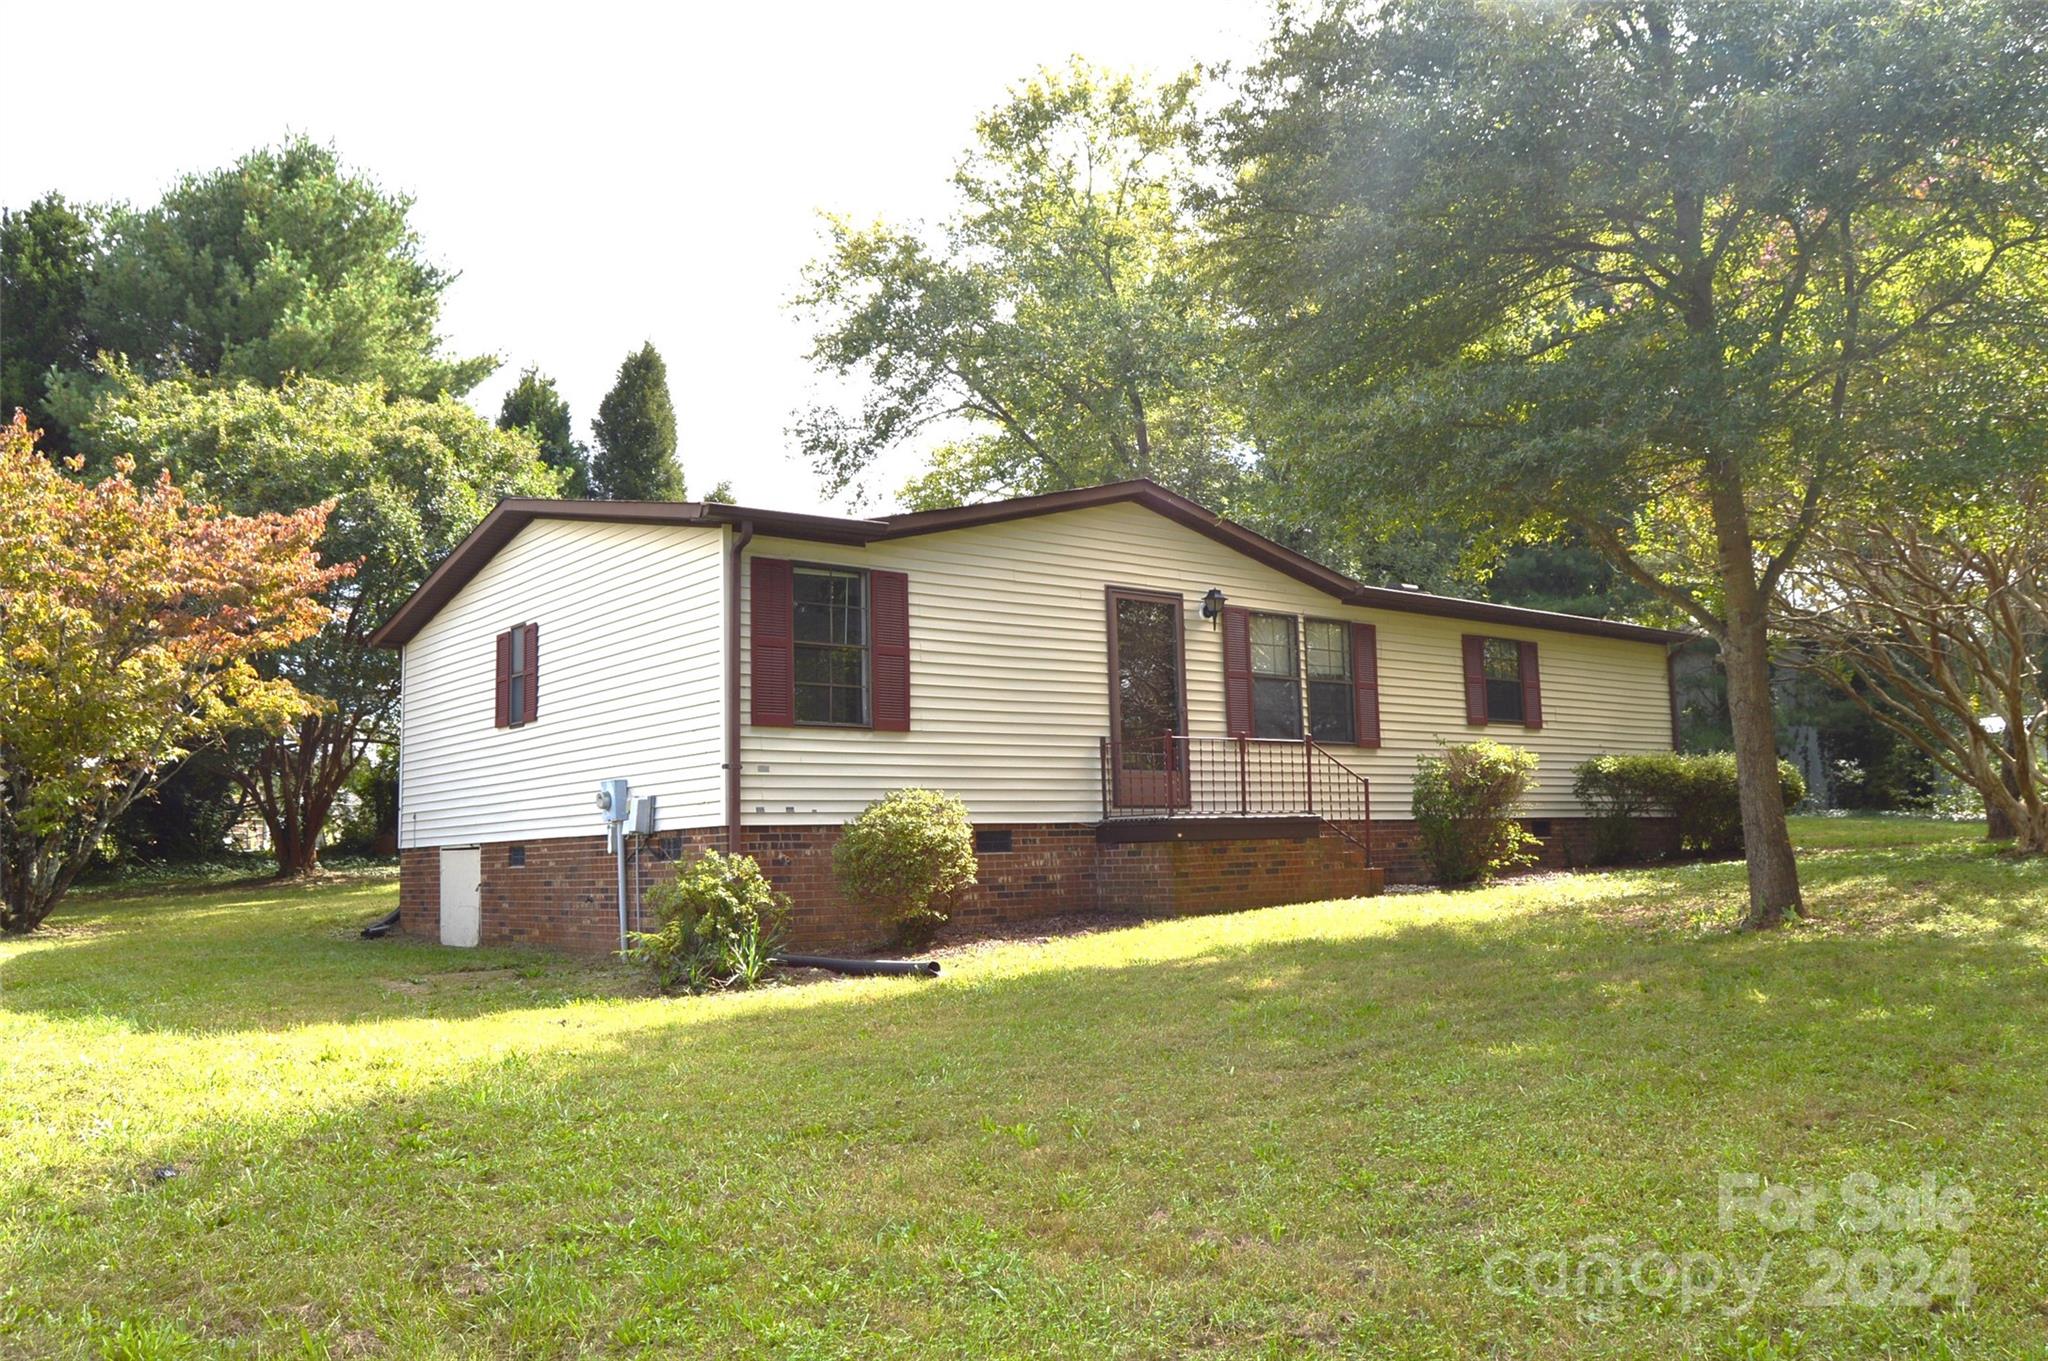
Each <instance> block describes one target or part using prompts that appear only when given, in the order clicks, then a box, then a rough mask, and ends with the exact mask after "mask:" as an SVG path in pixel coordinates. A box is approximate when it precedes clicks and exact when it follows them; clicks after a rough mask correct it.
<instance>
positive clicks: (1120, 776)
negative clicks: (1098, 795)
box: [1102, 586, 1188, 808]
mask: <svg viewBox="0 0 2048 1361" xmlns="http://www.w3.org/2000/svg"><path fill="white" fill-rule="evenodd" d="M1119 600H1138V601H1146V602H1150V603H1152V604H1156V605H1171V606H1172V607H1173V666H1174V682H1175V690H1176V693H1175V696H1174V699H1175V707H1176V709H1177V710H1178V712H1177V715H1176V717H1177V719H1178V723H1177V729H1178V735H1180V736H1186V735H1187V730H1188V646H1187V603H1186V601H1185V600H1183V599H1182V597H1181V595H1180V593H1179V592H1177V591H1155V590H1148V589H1146V588H1144V587H1142V586H1105V587H1103V588H1102V608H1103V620H1104V627H1105V629H1106V631H1107V633H1108V635H1109V637H1108V641H1109V675H1108V677H1107V679H1108V683H1109V773H1110V780H1109V788H1110V799H1111V801H1112V802H1113V803H1114V804H1116V805H1117V806H1119V807H1123V806H1126V805H1131V804H1134V805H1136V806H1138V807H1155V808H1174V807H1181V806H1184V805H1185V804H1186V803H1187V801H1188V781H1187V764H1186V752H1185V751H1183V752H1180V753H1179V754H1178V756H1177V759H1175V760H1173V761H1171V762H1169V767H1168V769H1167V770H1165V771H1164V772H1162V774H1163V775H1164V776H1165V778H1164V779H1163V780H1161V781H1159V787H1158V788H1156V789H1148V790H1146V791H1145V792H1146V793H1147V794H1148V795H1156V797H1145V798H1132V797H1130V795H1131V794H1132V793H1134V792H1135V791H1133V790H1132V788H1131V785H1130V783H1129V782H1130V780H1131V778H1132V777H1133V776H1139V777H1143V776H1145V775H1147V774H1149V773H1150V772H1146V771H1127V770H1125V769H1124V763H1123V743H1124V723H1123V688H1122V686H1120V685H1119V684H1118V680H1119V679H1120V677H1121V676H1122V672H1123V665H1122V658H1120V657H1119V656H1118V650H1117V644H1116V633H1117V629H1116V623H1117V620H1116V605H1117V602H1118V601H1119Z"/></svg>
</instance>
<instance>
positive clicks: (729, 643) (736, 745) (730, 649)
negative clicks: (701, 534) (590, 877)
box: [725, 520, 754, 855]
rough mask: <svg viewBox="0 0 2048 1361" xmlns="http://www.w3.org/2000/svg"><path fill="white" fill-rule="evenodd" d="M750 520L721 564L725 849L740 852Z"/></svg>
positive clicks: (751, 525) (752, 527)
mask: <svg viewBox="0 0 2048 1361" xmlns="http://www.w3.org/2000/svg"><path fill="white" fill-rule="evenodd" d="M753 541H754V522H753V521H752V520H742V521H740V532H739V535H738V537H737V538H735V539H734V540H733V542H732V555H731V556H730V557H729V558H727V559H726V564H725V853H726V854H727V855H738V854H739V853H740V555H741V554H742V553H745V552H746V551H747V545H748V544H750V543H752V542H753Z"/></svg>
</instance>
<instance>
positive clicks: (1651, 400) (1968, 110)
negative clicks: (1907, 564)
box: [1219, 0, 2048, 927]
mask: <svg viewBox="0 0 2048 1361" xmlns="http://www.w3.org/2000/svg"><path fill="white" fill-rule="evenodd" d="M2040 14H2041V12H2040V10H2039V9H2038V7H2037V6H2033V5H2030V4H2025V3H2022V2H2021V0H2009V2H2008V0H1962V3H1953V4H1951V3H1942V4H1936V3H1929V2H1927V0H1876V2H1873V0H1810V2H1809V3H1804V4H1800V5H1795V6H1785V5H1782V4H1776V3H1768V2H1767V0H1671V2H1670V3H1654V2H1652V3H1645V2H1644V0H1591V2H1589V3H1584V4H1578V5H1570V6H1562V5H1525V4H1517V3H1509V2H1508V0H1394V2H1393V3H1390V4H1386V5H1384V6H1367V5H1352V4H1344V3H1338V4H1336V5H1333V6H1330V7H1327V8H1323V9H1320V10H1316V11H1313V12H1309V13H1306V14H1300V15H1298V16H1295V17H1290V18H1287V19H1285V20H1283V26H1282V28H1281V30H1280V32H1279V34H1278V36H1277V39H1276V41H1275V43H1274V46H1273V49H1272V51H1271V53H1270V55H1269V58H1268V59H1267V60H1266V61H1265V62H1264V63H1263V65H1261V66H1260V67H1258V68H1257V69H1256V70H1254V71H1253V72H1251V73H1250V74H1249V76H1248V78H1247V79H1246V81H1245V83H1244V86H1243V89H1242V93H1241V98H1240V100H1239V102H1238V103H1237V105H1236V106H1235V108H1234V109H1233V110H1232V112H1231V113H1230V115H1229V116H1228V117H1227V118H1226V120H1225V122H1224V125H1223V128H1222V130H1221V133H1220V135H1221V138H1222V143H1223V150H1224V154H1225V156H1226V157H1227V160H1228V163H1229V165H1230V167H1231V169H1232V170H1233V171H1234V175H1235V186H1234V189H1233V192H1232V193H1231V194H1230V195H1229V197H1228V199H1227V201H1226V203H1225V204H1224V205H1223V207H1222V209H1221V211H1220V214H1219V229H1220V230H1221V232H1222V233H1223V235H1224V238H1225V241H1226V244H1227V248H1228V253H1229V257H1230V264H1231V271H1232V277H1233V280H1234V285H1235V288H1236V291H1237V293H1238V296H1239V297H1240V298H1241V300H1242V302H1243V304H1244V306H1245V307H1246V309H1247V311H1248V313H1249V314H1250V315H1251V316H1252V317H1253V318H1255V320H1256V322H1257V324H1258V326H1259V328H1260V331H1261V334H1262V336H1263V337H1264V340H1265V343H1266V345H1267V347H1268V348H1267V350H1266V355H1267V357H1268V360H1269V361H1270V363H1271V365H1272V368H1273V371H1274V372H1275V373H1276V374H1277V376H1278V377H1277V382H1276V392H1277V393H1278V394H1280V396H1279V397H1278V399H1277V400H1281V401H1284V402H1286V403H1287V404H1288V405H1289V407H1290V411H1291V413H1292V414H1291V417H1290V420H1289V421H1288V422H1287V426H1286V428H1287V429H1288V430H1289V431H1290V434H1291V436H1292V437H1293V440H1294V442H1293V444H1292V446H1291V448H1290V449H1289V451H1288V455H1289V457H1290V459H1291V460H1292V462H1291V471H1292V472H1293V473H1295V474H1298V478H1299V485H1300V487H1301V490H1302V492H1303V494H1305V495H1313V496H1317V497H1318V498H1320V499H1321V500H1322V501H1323V502H1324V504H1326V505H1329V506H1331V507H1333V508H1335V509H1338V510H1341V508H1343V507H1346V506H1355V505H1358V504H1361V503H1370V504H1373V505H1375V506H1382V507H1385V506H1395V507H1399V508H1401V509H1402V510H1403V511H1404V512H1407V513H1413V514H1417V515H1426V516H1429V517H1432V518H1433V519H1435V520H1437V521H1438V522H1450V523H1457V524H1461V525H1463V526H1466V527H1468V528H1470V529H1471V530H1472V531H1473V532H1475V533H1480V534H1487V535H1495V536H1501V537H1513V536H1517V535H1526V534H1529V533H1532V532H1546V531H1550V530H1555V529H1557V528H1559V527H1569V528H1570V529H1571V530H1573V531H1575V532H1576V533H1577V534H1578V535H1580V536H1581V537H1582V538H1583V540H1584V541H1585V542H1586V543H1588V544H1590V545H1591V546H1593V547H1595V548H1596V549H1598V550H1599V551H1601V552H1602V553H1603V554H1605V555H1606V556H1607V557H1608V558H1609V560H1611V561H1612V562H1613V563H1615V564H1616V565H1617V566H1618V567H1619V568H1621V569H1622V570H1623V571H1624V572H1626V573H1627V574H1628V575H1629V577H1630V578H1631V579H1633V580H1634V581H1636V582H1637V583H1638V584H1639V585H1641V586H1642V587H1643V588H1644V589H1645V590H1646V591H1649V592H1651V593H1652V594H1653V595H1654V596H1655V597H1656V598H1657V599H1658V600H1660V601H1662V602H1664V604H1665V605H1666V606H1667V607H1668V608H1669V609H1670V610H1671V611H1673V612H1674V613H1675V614H1678V615H1680V616H1682V617H1684V618H1686V619H1689V620H1691V621H1692V622H1693V623H1695V624H1696V625H1698V626H1699V627H1700V628H1701V629H1702V630H1704V631H1705V632H1707V633H1709V634H1711V635H1712V636H1713V638H1714V639H1715V640H1716V641H1717V642H1718V644H1719V649H1720V656H1721V661H1722V665H1723V667H1724V668H1725V671H1726V675H1727V682H1728V701H1729V711H1730V717H1731V719H1732V723H1733V729H1734V743H1735V749H1736V756H1737V759H1738V762H1739V765H1740V768H1741V770H1742V782H1741V783H1742V812H1743V831H1744V838H1745V845H1746V847H1747V854H1748V861H1749V866H1748V867H1749V888H1750V902H1749V908H1748V912H1747V914H1746V917H1745V924H1746V925H1749V926H1752V927H1764V926H1770V925H1773V924H1776V923H1777V922H1779V921H1781V920H1783V919H1784V918H1785V916H1786V915H1787V914H1791V913H1796V912H1798V911H1799V910H1800V894H1799V885H1798V877H1797V871H1796V867H1795V865H1794V862H1793V858H1792V850H1791V846H1790V842H1789V838H1788V836H1787V833H1786V828H1785V823H1784V816H1783V814H1784V809H1783V806H1782V800H1781V796H1780V794H1779V788H1778V782H1777V780H1776V779H1775V778H1774V771H1775V755H1776V753H1775V750H1774V733H1773V716H1772V696H1771V690H1770V672H1769V654H1768V635H1767V625H1766V617H1767V613H1768V609H1769V603H1770V601H1771V599H1772V598H1773V596H1774V595H1775V594H1776V593H1777V591H1778V588H1779V586H1780V583H1781V580H1782V578H1783V576H1784V574H1785V573H1786V572H1787V571H1788V570H1789V569H1790V568H1791V567H1792V566H1793V565H1794V564H1795V563H1796V562H1797V561H1798V559H1799V557H1800V555H1801V552H1802V550H1803V549H1804V548H1805V546H1806V543H1807V540H1808V537H1809V535H1810V534H1812V532H1813V531H1814V528H1815V526H1816V524H1817V523H1819V521H1820V520H1821V518H1822V517H1823V516H1824V514H1825V513H1826V511H1827V508H1828V506H1829V503H1830V498H1831V496H1832V495H1833V494H1834V493H1835V491H1836V490H1837V489H1839V488H1841V487H1843V486H1844V485H1849V484H1853V483H1854V482H1855V481H1856V479H1858V478H1859V477H1861V476H1862V475H1863V472H1864V470H1865V469H1866V468H1867V467H1868V466H1869V465H1870V464H1871V463H1872V461H1874V460H1882V459H1890V458H1898V457H1907V458H1910V457H1916V456H1924V457H1937V456H1939V451H1938V450H1926V451H1924V452H1922V451H1915V450H1913V449H1911V448H1910V447H1909V446H1907V445H1906V444H1905V443H1903V442H1902V441H1901V439H1900V438H1899V436H1900V429H1899V421H1900V419H1901V413H1902V411H1904V410H1905V409H1908V408H1910V407H1912V406H1915V405H1918V404H1922V403H1927V402H1948V401H1954V402H1966V401H1969V400H1971V399H1972V394H1973V392H1974V389H1973V388H1972V387H1971V386H1970V385H1969V384H1967V383H1964V384H1958V385H1956V386H1955V387H1954V388H1953V390H1951V391H1941V390H1938V389H1937V387H1936V386H1935V378H1934V375H1937V374H1938V373H1940V372H1941V371H1942V370H1940V368H1939V367H1938V366H1933V365H1930V363H1929V357H1930V356H1931V355H1933V354H1937V353H1943V352H1953V351H1954V350H1955V349H1956V347H1957V346H1959V345H1965V344H1967V343H1969V342H1970V340H1971V338H1973V337H1980V336H1983V335H1986V334H1990V333H1999V334H2002V335H2004V336H2005V337H2007V338H2008V339H2015V340H2017V339H2018V338H2019V337H2023V336H2025V335H2027V334H2028V333H2030V332H2031V334H2033V335H2036V336H2038V335H2039V334H2040V333H2041V332H2040V329H2039V328H2040V327H2041V326H2042V325H2043V322H2044V320H2048V317H2044V298H2043V295H2042V293H2041V291H2040V290H2038V289H2037V288H2035V287H2034V286H2033V283H2032V280H2033V279H2034V278H2035V277H2036V276H2035V275H2034V273H2033V270H2034V268H2035V264H2036V262H2037V260H2038V256H2039V253H2040V249H2041V243H2042V240H2043V224H2044V223H2048V186H2044V180H2043V177H2042V173H2041V161H2040V158H2041V153H2042V150H2043V110H2044V109H2048V80H2044V70H2048V67H2044V62H2043V38H2044V34H2043V28H2042V20H2041V17H2040ZM1985 414H1986V415H1987V417H1988V416H1989V415H1990V414H1992V413H1985Z"/></svg>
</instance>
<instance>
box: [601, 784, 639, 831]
mask: <svg viewBox="0 0 2048 1361" xmlns="http://www.w3.org/2000/svg"><path fill="white" fill-rule="evenodd" d="M632 801H633V800H632V795H631V794H630V793H629V792H628V790H627V787H626V782H625V781H624V780H599V781H598V782H597V811H598V813H599V814H600V815H601V816H602V817H603V818H604V820H605V821H606V822H624V821H625V820H626V814H627V812H628V811H629V805H631V803H632Z"/></svg>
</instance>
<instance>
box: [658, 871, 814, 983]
mask: <svg viewBox="0 0 2048 1361" xmlns="http://www.w3.org/2000/svg"><path fill="white" fill-rule="evenodd" d="M647 905H648V906H649V907H650V908H653V909H654V912H655V919H656V920H657V921H658V922H660V923H661V926H660V929H659V930H655V931H645V932H636V933H635V934H634V937H633V942H634V943H633V946H632V948H631V949H630V950H628V951H627V956H628V957H629V958H631V959H635V960H638V961H639V962H640V963H643V964H646V965H648V966H649V967H650V968H652V969H653V970H654V977H655V981H656V982H658V983H659V984H660V985H661V986H662V987H663V988H665V989H673V988H680V989H682V990H684V991H686V992H709V991H711V990H713V989H715V988H748V987H752V986H753V985H755V984H756V983H759V982H760V981H761V980H762V979H763V978H764V977H766V976H767V973H768V960H769V957H770V956H772V955H773V954H774V953H775V952H776V951H777V950H778V949H780V948H781V946H782V925H783V920H784V917H785V916H786V915H787V913H788V910H789V900H788V899H787V898H785V897H783V896H782V895H781V894H780V893H777V892H776V891H775V889H774V887H773V886H772V885H770V884H769V882H768V876H767V875H765V874H763V873H762V872H761V866H760V865H759V864H757V863H756V862H755V860H754V857H752V856H750V855H721V854H719V853H718V852H717V851H714V850H706V851H705V852H704V853H703V854H702V855H700V856H698V857H697V858H696V859H695V860H692V861H691V862H690V863H689V864H687V865H685V866H683V867H682V868H681V869H679V870H677V871H676V876H675V878H673V879H668V880H664V881H663V882H661V883H659V884H656V885H655V886H654V887H653V888H651V889H649V890H647Z"/></svg>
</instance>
